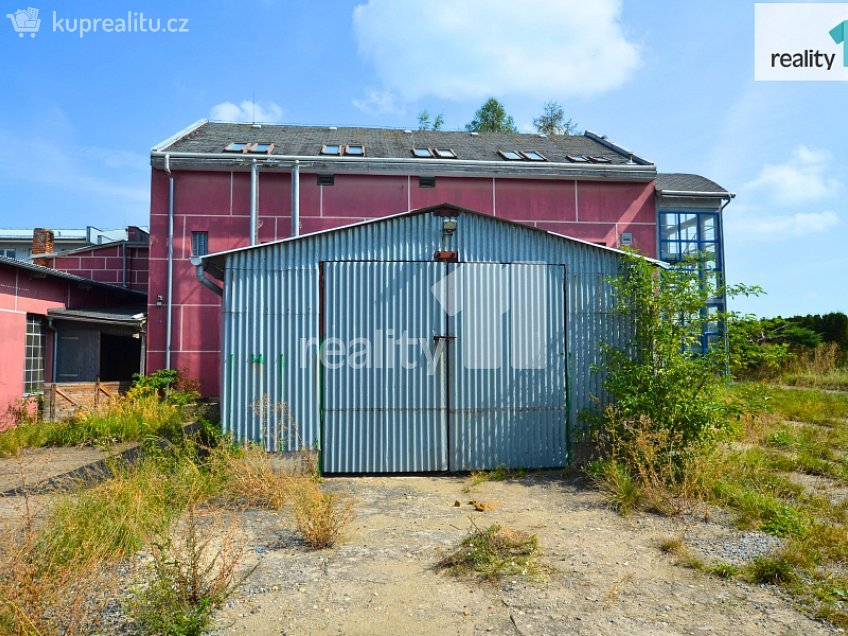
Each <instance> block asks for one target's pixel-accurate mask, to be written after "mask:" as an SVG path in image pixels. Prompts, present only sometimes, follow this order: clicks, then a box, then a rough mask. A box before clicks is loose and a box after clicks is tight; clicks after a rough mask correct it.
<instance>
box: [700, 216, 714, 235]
mask: <svg viewBox="0 0 848 636" xmlns="http://www.w3.org/2000/svg"><path fill="white" fill-rule="evenodd" d="M701 240H702V241H715V240H716V216H715V215H714V214H702V215H701Z"/></svg>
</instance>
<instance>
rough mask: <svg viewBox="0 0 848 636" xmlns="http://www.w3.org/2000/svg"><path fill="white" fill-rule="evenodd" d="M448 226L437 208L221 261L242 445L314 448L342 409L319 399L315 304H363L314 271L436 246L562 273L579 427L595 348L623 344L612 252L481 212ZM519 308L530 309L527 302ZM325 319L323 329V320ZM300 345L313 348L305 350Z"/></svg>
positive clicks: (358, 294) (232, 391)
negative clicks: (329, 417) (449, 229)
mask: <svg viewBox="0 0 848 636" xmlns="http://www.w3.org/2000/svg"><path fill="white" fill-rule="evenodd" d="M443 221H444V218H443V217H440V216H438V215H437V214H436V213H434V212H432V211H425V212H421V213H412V214H408V215H401V216H396V217H391V218H388V219H384V220H381V221H377V222H373V223H369V224H363V225H359V226H353V227H350V228H346V229H340V230H335V231H331V232H326V233H322V234H317V235H311V236H304V237H302V238H299V239H296V240H289V241H284V242H279V243H272V244H268V245H264V246H260V247H258V248H254V249H250V250H244V251H237V252H233V253H232V254H228V255H226V275H225V285H224V287H225V289H224V303H223V312H224V321H223V322H224V328H223V331H224V333H223V349H222V350H223V362H224V363H223V369H222V382H223V390H222V402H223V403H222V419H223V422H224V428H225V430H226V431H229V432H231V433H232V434H233V435H234V437H235V438H236V439H239V440H246V439H251V440H256V441H262V442H263V443H264V444H265V445H266V447H267V448H268V449H272V450H273V449H283V450H287V449H293V448H297V447H310V448H312V447H317V446H318V445H319V444H320V443H321V441H322V440H321V421H322V417H323V416H324V414H323V413H322V411H321V409H322V406H323V407H325V408H329V407H330V405H335V406H338V402H337V401H335V400H336V399H337V397H338V396H335V395H334V396H333V397H330V396H324V395H323V391H324V389H325V387H324V386H322V381H323V380H325V379H326V378H322V373H321V367H320V365H319V364H318V355H319V351H318V342H319V341H320V339H321V338H322V336H323V335H324V334H322V332H321V329H322V325H321V324H320V320H319V316H320V314H321V313H322V311H321V309H322V307H321V305H322V303H324V302H332V303H334V305H335V304H336V303H339V302H340V299H341V298H346V299H347V300H348V301H350V302H351V303H353V304H354V305H355V303H357V302H361V301H362V290H361V289H360V288H359V287H358V286H357V285H358V284H357V283H355V282H352V281H348V282H347V283H344V284H340V283H338V282H336V283H334V284H333V288H332V289H323V290H322V289H321V285H322V284H324V285H326V284H327V280H326V278H327V277H326V272H323V273H322V272H321V271H320V270H321V268H322V267H327V266H328V265H324V266H321V265H320V263H322V262H325V263H327V262H331V261H332V262H338V261H378V262H389V261H395V262H400V261H409V262H413V261H419V262H428V263H432V262H433V260H434V256H433V255H434V252H435V251H437V250H455V251H457V252H458V253H459V259H460V262H461V263H473V262H477V263H534V264H549V265H559V266H564V267H565V287H566V290H567V302H566V303H565V304H566V308H565V309H566V315H565V324H566V329H567V351H566V356H564V361H563V364H564V365H565V366H566V367H567V372H568V383H569V386H568V392H569V397H570V400H569V404H568V411H569V420H570V422H571V424H572V426H574V425H577V424H578V420H577V414H578V413H579V411H580V410H582V409H583V408H586V407H590V406H593V405H594V402H593V396H599V397H600V396H602V389H601V378H600V377H599V376H598V375H596V374H594V373H593V372H592V371H591V367H592V365H594V364H596V363H598V362H600V358H599V346H598V343H599V341H600V340H601V339H604V340H606V341H611V342H616V341H617V340H618V338H619V337H620V333H619V329H618V321H617V320H616V319H615V318H614V317H613V316H611V315H610V311H611V308H612V298H611V290H610V286H609V284H608V283H607V282H606V279H608V278H610V277H612V276H615V275H616V273H617V268H618V260H619V258H620V257H619V255H618V254H617V253H616V252H613V251H611V250H606V249H602V248H599V247H595V246H592V245H587V244H584V243H580V242H577V241H572V240H568V239H564V238H561V237H557V236H554V235H551V234H547V233H544V232H540V231H537V230H534V229H532V228H527V227H524V226H518V225H516V224H513V223H508V222H504V221H500V220H498V219H495V218H492V217H487V216H483V215H478V214H472V213H467V212H457V221H458V224H457V225H458V227H457V230H456V231H455V232H454V233H452V234H443V232H442V223H443ZM363 284H364V282H363ZM422 290H423V287H422ZM528 293H529V292H528ZM322 296H323V298H322ZM524 300H525V302H534V301H533V299H532V298H531V297H526V298H525V299H524ZM325 309H326V308H325ZM324 315H325V321H324V322H325V323H326V316H327V315H329V314H327V313H326V312H325V313H324ZM304 342H307V343H312V345H311V346H308V347H305V348H304V346H303V343H304ZM371 381H376V379H374V378H372V380H371ZM351 390H353V388H351ZM324 441H325V442H326V440H324ZM463 443H464V442H463ZM458 450H461V449H458ZM338 461H339V462H342V459H339V460H338ZM342 465H343V463H340V464H334V466H342ZM387 466H388V464H387Z"/></svg>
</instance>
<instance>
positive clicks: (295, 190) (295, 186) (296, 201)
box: [291, 159, 300, 236]
mask: <svg viewBox="0 0 848 636" xmlns="http://www.w3.org/2000/svg"><path fill="white" fill-rule="evenodd" d="M291 175H292V176H291V180H292V204H291V211H292V218H291V221H292V227H291V235H292V236H298V235H299V234H300V161H298V160H297V159H295V161H294V164H293V165H292V173H291Z"/></svg>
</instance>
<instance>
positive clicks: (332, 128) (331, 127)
mask: <svg viewBox="0 0 848 636" xmlns="http://www.w3.org/2000/svg"><path fill="white" fill-rule="evenodd" d="M338 129H339V127H338V126H330V127H329V128H327V130H338Z"/></svg>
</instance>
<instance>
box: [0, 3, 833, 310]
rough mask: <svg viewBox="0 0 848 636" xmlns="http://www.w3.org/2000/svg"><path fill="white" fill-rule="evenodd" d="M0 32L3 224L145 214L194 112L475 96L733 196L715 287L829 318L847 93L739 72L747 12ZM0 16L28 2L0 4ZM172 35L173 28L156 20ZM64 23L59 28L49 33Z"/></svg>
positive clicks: (333, 13)
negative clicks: (545, 118)
mask: <svg viewBox="0 0 848 636" xmlns="http://www.w3.org/2000/svg"><path fill="white" fill-rule="evenodd" d="M31 1H32V3H33V4H36V3H37V7H38V8H39V9H40V11H41V14H40V17H41V18H42V21H43V22H42V28H41V31H40V33H39V34H38V35H37V37H35V38H30V37H25V38H18V37H17V36H16V34H15V33H14V31H13V30H12V28H11V23H10V21H9V20H8V19H6V18H5V17H3V23H2V24H0V60H2V62H0V64H2V69H3V78H4V79H3V82H4V85H3V90H2V92H1V93H0V144H2V147H3V149H4V152H3V154H2V155H0V226H2V227H21V226H30V227H31V226H33V225H44V226H52V227H77V226H84V225H87V224H91V225H97V226H100V227H118V226H123V225H125V224H140V225H144V224H146V218H147V213H148V198H149V192H148V184H149V178H150V169H149V162H148V152H149V149H150V147H151V146H153V145H154V144H156V143H158V142H159V141H161V140H163V139H165V138H167V137H169V136H170V135H171V134H173V133H175V132H176V131H178V130H180V129H182V128H184V127H185V126H187V125H189V124H190V123H192V122H194V121H196V120H198V119H201V118H204V117H209V116H210V115H212V114H216V115H219V116H220V115H227V117H228V118H233V117H245V116H246V117H248V118H249V117H251V116H252V113H253V110H254V107H253V106H252V104H251V103H250V102H252V101H253V100H254V95H255V100H256V112H257V114H258V117H257V118H258V119H266V120H274V121H280V122H284V123H301V124H336V125H350V124H361V125H373V126H400V127H407V126H414V125H415V123H416V117H417V114H418V112H419V111H421V110H422V109H424V108H426V109H429V110H430V111H431V112H433V113H438V112H441V113H444V117H445V122H446V127H448V128H461V127H462V126H463V125H464V124H465V123H467V122H468V121H469V120H470V119H471V117H472V115H473V112H474V110H475V109H476V108H477V107H478V106H479V105H480V104H481V103H482V102H483V101H484V100H485V98H486V97H488V96H489V95H490V94H493V95H495V96H497V97H498V98H499V99H501V100H502V101H503V102H504V104H505V105H506V107H507V110H508V112H510V113H511V114H512V115H513V116H514V117H515V120H516V122H517V124H518V125H519V127H520V128H529V127H530V125H531V123H532V119H533V117H534V116H535V115H537V114H538V113H539V111H540V110H541V108H542V104H543V103H544V101H545V100H547V99H553V100H556V101H558V102H560V103H562V104H563V105H564V107H565V109H566V111H567V113H568V114H569V115H570V116H571V117H573V118H574V119H575V120H576V121H577V123H578V124H579V127H580V129H581V130H582V129H584V128H588V129H590V130H594V131H597V132H602V133H604V134H607V135H608V136H609V137H610V138H611V139H614V140H615V141H618V142H619V143H621V144H623V145H625V146H627V147H629V148H631V149H633V150H634V151H636V152H637V153H638V154H640V155H642V156H645V157H647V158H649V159H652V160H653V161H655V162H656V163H657V165H658V166H659V169H660V170H662V171H668V172H672V171H679V172H697V173H700V174H703V175H705V176H708V177H710V178H712V179H714V180H715V181H717V182H719V183H720V184H722V185H723V186H725V187H726V188H728V189H729V190H732V191H734V192H736V193H737V194H738V196H737V199H736V200H735V201H734V202H733V203H732V204H731V205H730V206H729V207H728V209H727V216H726V244H727V247H726V255H727V269H728V274H729V278H730V279H731V281H735V282H745V283H749V284H760V285H762V286H763V287H764V288H766V291H767V292H768V294H767V295H766V296H764V297H762V298H760V299H758V300H757V301H750V300H743V301H738V302H736V303H735V304H734V308H736V309H739V310H744V311H754V312H756V313H759V314H763V315H774V314H778V313H780V314H783V315H789V314H795V313H809V312H826V311H834V310H841V311H848V284H846V273H848V249H846V247H845V240H844V234H845V232H846V230H848V204H846V202H847V201H848V154H846V151H845V149H846V146H848V132H846V129H847V128H846V120H845V113H846V112H848V86H846V84H845V83H844V82H755V81H754V79H753V33H754V25H753V16H754V8H753V3H748V2H740V1H739V0H719V1H713V2H709V3H707V2H685V1H681V0H669V1H658V2H651V3H646V2H625V3H619V2H616V1H615V0H596V1H594V2H591V3H588V2H580V1H576V2H574V1H571V0H536V1H535V2H527V3H517V2H514V1H505V0H488V1H485V2H484V1H483V0H469V1H468V2H466V3H460V2H458V1H453V2H449V1H447V0H428V1H427V2H396V1H395V2H392V1H390V0H354V1H341V0H333V1H330V0H326V1H323V2H322V1H303V2H300V1H282V0H280V1H274V0H261V1H260V0H255V1H246V0H242V1H240V2H224V1H219V2H215V1H214V0H210V1H209V2H206V3H203V4H202V5H201V4H199V3H198V4H189V3H166V2H152V1H145V0H135V1H134V2H131V3H128V2H123V1H121V0H117V1H112V2H108V3H105V2H103V3H96V2H74V3H61V4H60V3H58V2H55V1H54V2H53V3H51V4H48V3H46V2H41V1H40V0H31ZM3 3H4V5H3V7H2V8H3V9H4V10H3V11H0V16H5V14H6V13H12V12H14V11H15V10H17V9H20V8H25V7H24V4H26V3H25V2H24V3H20V4H15V3H14V2H12V3H10V2H8V1H7V0H3ZM54 11H55V12H56V16H57V17H58V18H59V19H64V18H69V19H73V18H86V17H88V18H98V17H99V18H119V17H124V16H126V14H127V12H128V11H135V12H143V13H144V14H145V16H147V17H153V18H160V19H162V20H163V22H164V21H165V20H167V19H169V18H186V19H188V24H187V27H188V29H189V32H188V33H155V34H154V33H102V32H97V33H87V34H85V36H84V37H80V36H79V33H57V32H53V30H52V28H53V27H52V22H53V15H52V14H53V12H54ZM174 24H175V25H178V23H174ZM66 25H67V23H66Z"/></svg>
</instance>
